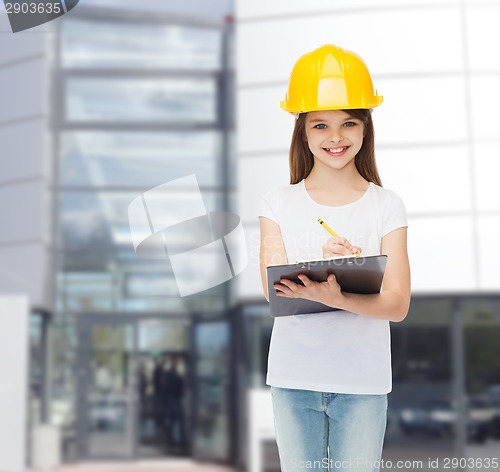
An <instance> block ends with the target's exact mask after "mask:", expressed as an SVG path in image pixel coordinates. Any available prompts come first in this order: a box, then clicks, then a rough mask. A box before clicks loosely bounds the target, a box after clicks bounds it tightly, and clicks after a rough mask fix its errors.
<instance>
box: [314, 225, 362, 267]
mask: <svg viewBox="0 0 500 472" xmlns="http://www.w3.org/2000/svg"><path fill="white" fill-rule="evenodd" d="M318 223H319V224H320V225H321V226H323V228H325V229H326V230H327V231H328V232H329V233H330V234H331V235H332V236H333V237H334V238H338V237H339V235H338V234H337V233H336V232H335V231H333V229H332V228H330V227H329V226H328V225H327V224H326V223H325V222H324V221H323V220H322V219H321V218H318ZM354 255H355V256H356V257H359V256H360V254H359V252H356V253H355V254H354Z"/></svg>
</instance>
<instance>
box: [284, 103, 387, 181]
mask: <svg viewBox="0 0 500 472" xmlns="http://www.w3.org/2000/svg"><path fill="white" fill-rule="evenodd" d="M342 111H345V112H346V113H348V114H349V115H350V116H351V117H352V118H356V119H358V120H361V121H362V122H363V126H364V138H363V144H362V146H361V149H360V150H359V152H358V153H357V154H356V157H355V158H354V164H355V165H356V169H357V170H358V172H359V173H360V175H361V176H362V177H363V178H364V179H366V180H368V182H373V183H374V184H376V185H380V186H382V181H381V180H380V176H379V174H378V170H377V163H376V162H375V131H374V129H373V121H372V111H371V110H370V109H359V110H342ZM306 115H307V113H301V114H300V115H299V117H298V118H297V119H296V120H295V128H294V130H293V135H292V142H291V144H290V183H291V184H297V183H299V182H300V181H301V180H303V179H305V178H306V177H307V176H308V175H309V174H310V173H311V170H312V168H313V165H314V156H313V154H312V152H311V150H310V149H309V145H308V144H307V139H306Z"/></svg>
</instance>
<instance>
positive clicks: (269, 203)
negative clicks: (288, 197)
mask: <svg viewBox="0 0 500 472" xmlns="http://www.w3.org/2000/svg"><path fill="white" fill-rule="evenodd" d="M278 201H279V192H278V189H274V190H271V191H269V192H267V193H266V194H265V195H264V196H263V197H262V202H261V207H260V212H259V216H265V217H266V218H269V219H270V220H272V221H274V222H275V223H277V224H279V221H278V216H277V206H278Z"/></svg>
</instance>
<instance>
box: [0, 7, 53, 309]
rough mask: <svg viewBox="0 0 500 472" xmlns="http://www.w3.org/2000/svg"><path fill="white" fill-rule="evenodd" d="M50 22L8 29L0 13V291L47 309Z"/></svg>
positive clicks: (50, 284) (50, 295)
mask: <svg viewBox="0 0 500 472" xmlns="http://www.w3.org/2000/svg"><path fill="white" fill-rule="evenodd" d="M53 37H54V34H53V33H52V30H51V28H50V26H49V25H44V26H41V27H38V28H36V29H34V30H27V31H25V32H20V33H16V34H13V33H12V31H11V29H10V25H9V22H8V18H7V15H6V14H5V12H2V13H0V104H1V106H0V159H1V163H2V164H1V171H0V292H2V293H8V294H10V293H22V294H26V295H28V297H29V300H30V305H31V306H38V307H44V308H48V309H50V308H51V304H52V302H51V300H52V293H51V291H52V288H51V287H52V280H51V279H52V277H53V276H52V274H53V271H52V270H51V261H52V256H51V253H52V237H51V233H52V230H51V226H52V224H51V214H50V208H51V204H52V201H51V195H52V186H53V179H52V166H51V135H50V108H49V90H50V80H49V74H50V58H49V55H48V46H49V44H50V42H51V41H52V40H53Z"/></svg>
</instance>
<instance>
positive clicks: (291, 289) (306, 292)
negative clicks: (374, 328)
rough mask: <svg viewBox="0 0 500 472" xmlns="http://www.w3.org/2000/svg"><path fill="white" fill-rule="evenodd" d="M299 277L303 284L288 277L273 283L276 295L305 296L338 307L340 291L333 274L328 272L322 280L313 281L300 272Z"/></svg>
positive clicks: (340, 297)
mask: <svg viewBox="0 0 500 472" xmlns="http://www.w3.org/2000/svg"><path fill="white" fill-rule="evenodd" d="M299 279H300V280H301V282H302V283H303V284H304V285H300V284H298V283H295V282H292V281H291V280H288V279H281V280H280V283H275V284H274V288H275V289H276V290H278V292H277V293H276V295H278V297H285V298H305V299H306V300H313V301H315V302H320V303H323V304H325V305H328V306H331V307H335V308H338V305H339V303H340V301H341V300H342V291H341V289H340V285H339V284H338V283H337V279H336V277H335V275H333V274H330V275H329V276H328V278H327V279H326V280H325V281H324V282H315V281H314V280H311V279H310V278H309V277H307V275H304V274H300V275H299Z"/></svg>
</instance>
